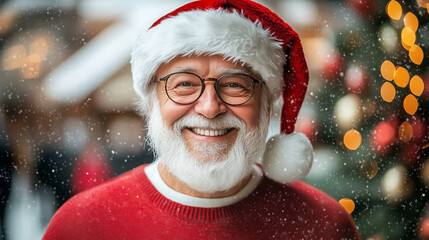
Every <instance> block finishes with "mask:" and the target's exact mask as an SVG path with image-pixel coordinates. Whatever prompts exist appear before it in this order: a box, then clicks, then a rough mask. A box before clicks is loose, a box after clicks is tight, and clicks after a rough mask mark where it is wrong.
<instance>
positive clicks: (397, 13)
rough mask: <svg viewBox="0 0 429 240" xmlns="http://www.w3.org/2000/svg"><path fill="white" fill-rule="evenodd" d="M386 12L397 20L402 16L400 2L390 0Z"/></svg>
mask: <svg viewBox="0 0 429 240" xmlns="http://www.w3.org/2000/svg"><path fill="white" fill-rule="evenodd" d="M386 12H387V15H389V17H390V18H391V19H394V20H399V19H400V18H401V16H402V7H401V4H399V3H398V2H397V1H395V0H392V1H390V2H389V3H388V4H387V7H386Z"/></svg>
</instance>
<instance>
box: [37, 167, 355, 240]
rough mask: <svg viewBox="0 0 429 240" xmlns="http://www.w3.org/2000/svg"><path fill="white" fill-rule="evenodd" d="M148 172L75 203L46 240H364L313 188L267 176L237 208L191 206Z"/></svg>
mask: <svg viewBox="0 0 429 240" xmlns="http://www.w3.org/2000/svg"><path fill="white" fill-rule="evenodd" d="M145 166H146V165H144V166H141V167H138V168H136V169H134V170H132V171H130V172H127V173H125V174H122V175H121V176H118V177H116V178H114V179H112V180H111V181H109V182H107V183H105V184H102V185H100V186H98V187H95V188H92V189H90V190H88V191H85V192H82V193H80V194H78V195H75V196H74V197H72V198H71V199H70V200H69V201H68V202H66V203H65V204H64V205H63V206H62V207H61V208H60V209H59V210H58V211H57V213H56V214H55V215H54V217H53V218H52V221H51V223H50V225H49V227H48V229H47V230H46V233H45V235H44V237H43V239H44V240H50V239H61V240H66V239H73V240H75V239H115V240H116V239H127V240H130V239H169V240H171V239H294V240H295V239H359V236H358V233H357V231H356V228H355V226H354V224H353V221H352V219H351V217H350V215H349V214H348V213H347V212H346V211H345V210H344V209H343V207H341V205H339V204H338V203H337V202H336V201H335V200H333V199H332V198H330V197H328V196H327V195H326V194H324V193H322V192H321V191H319V190H317V189H315V188H313V187H311V186H309V185H307V184H305V183H302V182H296V183H293V184H288V185H281V184H278V183H276V182H273V181H271V180H269V179H267V178H266V177H264V178H263V180H262V181H261V182H260V183H259V185H258V187H257V188H256V190H255V191H254V192H253V193H252V194H251V195H249V196H248V197H246V198H245V199H244V200H242V201H240V202H238V203H236V204H233V205H230V206H226V207H218V208H201V207H190V206H185V205H182V204H179V203H176V202H173V201H171V200H169V199H167V198H165V197H164V196H163V195H161V194H160V193H159V192H158V191H157V190H156V189H155V188H154V187H153V185H152V184H151V183H150V181H149V179H148V178H147V176H146V174H145V172H144V167H145Z"/></svg>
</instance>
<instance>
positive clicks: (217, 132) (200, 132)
mask: <svg viewBox="0 0 429 240" xmlns="http://www.w3.org/2000/svg"><path fill="white" fill-rule="evenodd" d="M191 130H192V132H194V133H196V134H198V135H202V136H210V137H216V136H222V135H224V134H226V132H227V131H228V130H227V129H210V130H209V129H201V128H191Z"/></svg>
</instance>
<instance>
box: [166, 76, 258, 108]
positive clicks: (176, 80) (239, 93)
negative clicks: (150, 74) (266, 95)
mask: <svg viewBox="0 0 429 240" xmlns="http://www.w3.org/2000/svg"><path fill="white" fill-rule="evenodd" d="M158 81H165V92H166V94H167V96H168V97H169V98H170V99H171V101H173V102H175V103H178V104H191V103H194V102H195V101H197V100H198V99H199V98H200V97H201V95H202V94H203V92H204V89H205V86H206V85H205V82H206V81H214V82H215V83H214V88H215V91H216V94H217V96H218V97H219V99H220V100H221V101H222V102H224V103H226V104H228V105H233V106H237V105H242V104H245V103H247V102H248V101H249V100H250V99H251V98H252V96H253V94H254V92H255V85H256V84H259V83H261V82H260V81H258V80H256V79H254V78H252V77H251V76H249V75H246V74H243V73H231V74H225V75H223V76H221V77H219V78H217V79H216V78H207V79H202V78H201V77H200V76H198V75H196V74H194V73H190V72H175V73H170V74H168V75H167V76H164V77H161V78H159V79H158Z"/></svg>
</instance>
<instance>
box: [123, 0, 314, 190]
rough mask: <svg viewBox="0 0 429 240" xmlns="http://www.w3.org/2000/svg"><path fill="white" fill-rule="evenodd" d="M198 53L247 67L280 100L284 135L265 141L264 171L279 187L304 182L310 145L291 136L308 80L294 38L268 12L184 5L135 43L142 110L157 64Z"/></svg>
mask: <svg viewBox="0 0 429 240" xmlns="http://www.w3.org/2000/svg"><path fill="white" fill-rule="evenodd" d="M202 54H209V55H223V56H225V58H226V59H229V60H232V61H235V62H238V61H239V62H241V63H243V64H246V65H247V66H249V67H250V68H252V70H254V71H255V72H257V73H259V75H260V76H261V78H262V79H263V80H264V81H265V83H266V85H267V87H268V90H269V92H270V95H271V97H272V99H277V98H278V97H279V96H282V97H283V102H284V104H283V107H282V113H281V132H282V133H283V134H281V135H278V136H275V137H273V138H272V139H270V140H269V141H268V144H267V148H266V151H265V154H264V161H263V168H264V171H265V173H266V174H267V176H268V177H270V178H272V179H274V180H277V181H279V182H283V183H285V182H293V181H296V180H298V179H300V178H302V177H304V176H305V175H306V174H307V173H308V171H309V170H310V167H311V164H312V159H313V151H312V147H311V143H310V142H309V140H308V139H307V138H306V137H305V136H304V135H303V134H296V133H292V132H293V131H294V125H295V122H296V119H297V116H298V113H299V110H300V108H301V105H302V102H303V100H304V96H305V93H306V90H307V85H308V80H309V75H308V68H307V64H306V62H305V58H304V53H303V50H302V46H301V42H300V39H299V36H298V34H297V33H296V32H295V31H294V30H293V29H292V28H291V27H290V26H289V25H288V24H287V23H285V22H284V21H283V20H282V19H281V18H280V17H279V16H277V14H275V13H274V12H272V11H271V10H270V9H268V8H266V7H264V6H262V5H260V4H258V3H255V2H252V1H249V0H206V1H195V2H191V3H189V4H186V5H184V6H182V7H180V8H178V9H176V10H175V11H173V12H171V13H169V14H167V15H165V16H163V17H162V18H160V19H159V20H158V21H156V22H155V23H154V24H153V25H152V27H151V28H149V30H148V31H146V32H144V33H142V34H141V35H140V36H139V38H138V40H137V42H136V45H135V47H134V50H133V52H132V59H131V67H132V74H133V79H134V89H135V90H136V92H137V94H138V95H139V96H140V98H141V106H142V108H143V109H142V110H143V111H144V112H146V113H147V111H148V109H147V105H148V104H147V103H148V99H149V97H151V96H150V92H151V89H152V88H151V84H150V83H151V80H152V79H153V78H154V75H155V73H156V71H157V69H158V67H159V66H160V65H161V64H162V63H165V62H168V61H171V60H172V59H173V58H175V57H177V56H189V55H202ZM152 85H153V84H152ZM152 87H153V86H152ZM286 150H287V151H286Z"/></svg>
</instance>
